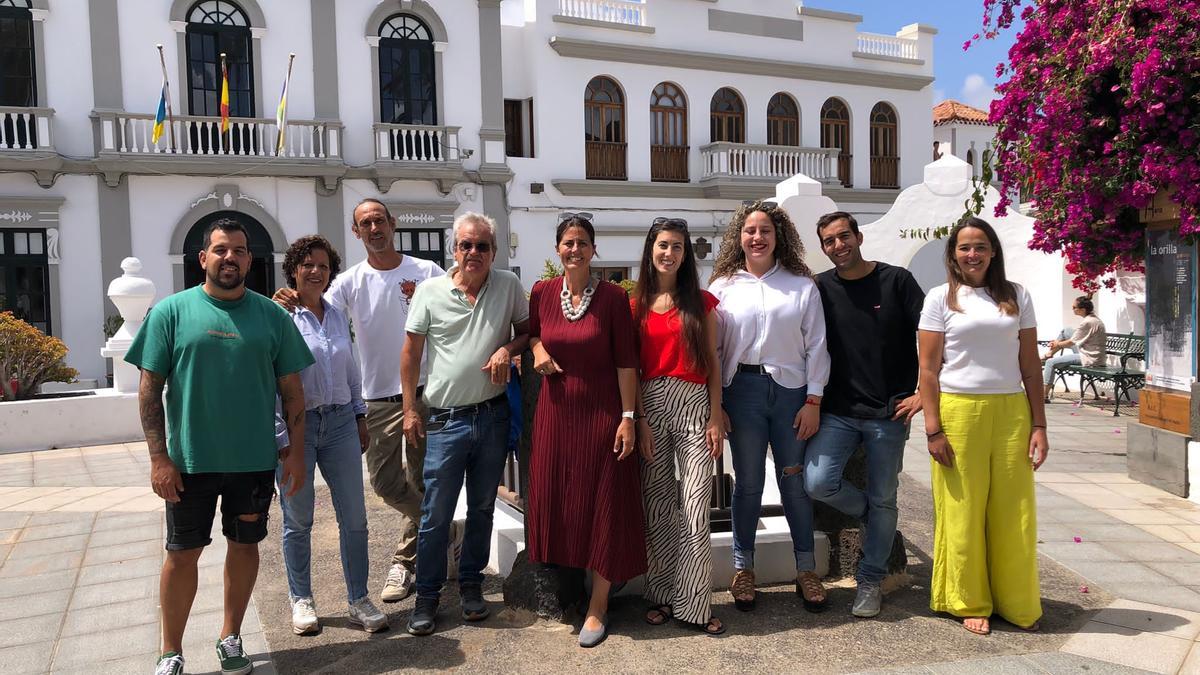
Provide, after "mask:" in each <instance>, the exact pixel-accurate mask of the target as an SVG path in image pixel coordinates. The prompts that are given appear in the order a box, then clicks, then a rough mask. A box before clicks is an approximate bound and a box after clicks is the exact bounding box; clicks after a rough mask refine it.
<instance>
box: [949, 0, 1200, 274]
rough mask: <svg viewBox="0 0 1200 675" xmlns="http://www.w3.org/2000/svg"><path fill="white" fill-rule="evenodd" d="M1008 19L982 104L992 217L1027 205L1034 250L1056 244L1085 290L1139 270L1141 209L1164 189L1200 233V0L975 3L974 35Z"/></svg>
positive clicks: (1188, 226) (1184, 221)
mask: <svg viewBox="0 0 1200 675" xmlns="http://www.w3.org/2000/svg"><path fill="white" fill-rule="evenodd" d="M1017 17H1019V18H1020V19H1021V21H1022V22H1023V24H1024V25H1023V27H1021V28H1020V29H1019V32H1018V33H1017V35H1016V39H1015V43H1014V45H1013V47H1012V48H1011V49H1010V50H1009V62H1008V63H1007V64H1000V65H999V66H997V77H998V78H1001V79H1003V78H1004V77H1005V76H1007V79H1006V80H1004V81H1002V82H1001V83H1000V84H999V85H998V86H997V88H996V91H997V93H998V95H999V98H998V99H997V100H996V101H994V102H993V103H992V105H991V111H990V113H991V121H992V123H994V124H996V125H997V127H998V132H997V141H996V154H995V163H996V165H995V176H996V181H997V182H998V183H999V185H998V187H999V189H1000V193H1001V195H1002V198H1001V202H1000V204H999V205H998V206H997V209H996V210H997V215H1000V214H1001V213H1003V210H1004V209H1005V208H1006V207H1007V206H1008V205H1009V203H1010V199H1011V197H1012V196H1013V195H1014V194H1016V193H1017V192H1018V191H1020V192H1022V193H1023V194H1025V195H1026V198H1028V199H1030V200H1032V201H1033V202H1035V205H1036V207H1035V208H1036V212H1035V214H1034V215H1035V216H1036V218H1037V224H1036V226H1035V234H1034V237H1033V240H1032V241H1031V242H1030V246H1031V247H1032V248H1034V249H1039V250H1043V251H1062V253H1063V255H1064V257H1065V258H1066V260H1067V269H1068V270H1069V271H1070V272H1071V273H1072V274H1074V275H1075V284H1076V285H1077V286H1080V287H1081V288H1094V287H1095V284H1096V280H1097V279H1098V278H1100V277H1101V276H1102V275H1104V274H1106V273H1108V272H1111V271H1113V270H1116V269H1120V268H1134V269H1136V268H1138V267H1140V261H1141V257H1142V254H1143V250H1142V249H1143V246H1144V240H1145V229H1144V227H1143V226H1142V225H1141V224H1139V222H1138V214H1137V210H1138V209H1140V208H1143V207H1145V206H1147V205H1149V203H1150V200H1151V199H1152V198H1153V197H1154V195H1155V194H1156V193H1157V192H1159V191H1160V190H1173V195H1172V197H1171V198H1172V199H1173V200H1174V201H1175V202H1177V203H1178V204H1179V205H1180V210H1181V219H1180V233H1181V234H1183V235H1185V236H1196V235H1198V234H1200V0H984V18H983V25H984V30H983V31H982V32H983V36H984V37H994V36H995V35H997V34H998V33H999V32H1000V31H1003V30H1005V29H1010V28H1011V27H1012V26H1013V24H1014V23H1015V19H1016V18H1017ZM979 38H980V36H979V35H976V36H975V37H974V38H973V39H979ZM970 44H971V42H970V41H968V42H967V43H966V44H964V45H963V48H964V49H967V48H968V47H969V46H970Z"/></svg>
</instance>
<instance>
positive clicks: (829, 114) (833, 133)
mask: <svg viewBox="0 0 1200 675" xmlns="http://www.w3.org/2000/svg"><path fill="white" fill-rule="evenodd" d="M821 147H822V148H838V149H839V150H840V152H839V153H838V180H840V181H841V182H842V186H843V187H851V186H853V185H854V182H853V181H852V180H851V178H852V176H851V175H850V163H851V161H852V160H853V159H854V155H852V154H850V109H849V108H847V107H846V104H845V103H843V102H842V100H841V99H838V98H831V99H828V100H826V101H825V104H824V105H822V106H821Z"/></svg>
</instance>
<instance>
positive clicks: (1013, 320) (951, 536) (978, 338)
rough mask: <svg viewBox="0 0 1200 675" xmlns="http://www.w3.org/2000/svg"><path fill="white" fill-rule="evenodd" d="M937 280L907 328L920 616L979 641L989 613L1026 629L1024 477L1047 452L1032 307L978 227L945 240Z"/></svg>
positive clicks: (988, 232)
mask: <svg viewBox="0 0 1200 675" xmlns="http://www.w3.org/2000/svg"><path fill="white" fill-rule="evenodd" d="M946 271H947V275H946V276H947V279H948V282H947V283H946V284H943V285H941V286H938V287H936V288H934V289H932V290H930V291H929V294H928V295H926V296H925V307H924V309H923V310H922V312H921V322H920V324H919V326H918V328H919V333H918V335H919V341H920V361H921V371H920V384H919V386H918V389H919V390H920V392H921V398H922V400H923V403H924V408H925V434H926V436H927V437H928V442H929V454H930V456H931V457H932V460H931V462H930V464H931V465H932V485H933V503H934V514H935V519H936V525H935V529H934V539H933V581H932V582H931V583H930V598H929V606H930V608H931V609H933V610H934V611H936V612H947V613H949V614H952V615H954V616H956V617H960V618H961V619H962V622H963V626H964V627H965V628H966V629H967V630H969V631H971V632H972V633H977V634H980V635H986V634H987V633H989V632H990V630H991V626H990V624H989V617H990V616H991V615H992V614H993V613H995V614H997V615H999V616H1000V617H1001V618H1003V619H1004V620H1006V621H1008V622H1009V623H1011V624H1013V625H1015V626H1017V627H1019V628H1023V629H1025V630H1037V628H1038V620H1039V619H1040V618H1041V616H1042V606H1041V595H1040V592H1039V588H1038V570H1037V505H1036V504H1035V502H1034V492H1033V472H1034V471H1035V470H1037V468H1038V467H1039V466H1041V465H1042V462H1044V461H1045V460H1046V453H1047V452H1048V451H1049V442H1048V441H1047V439H1046V410H1045V406H1044V405H1043V402H1042V380H1041V363H1040V361H1039V359H1038V352H1037V320H1036V318H1035V317H1034V313H1033V301H1032V300H1031V298H1030V296H1029V293H1028V291H1026V290H1025V289H1024V288H1022V287H1021V286H1019V285H1017V284H1014V283H1012V282H1010V281H1008V280H1007V279H1006V278H1005V275H1004V252H1003V251H1002V250H1001V248H1000V240H999V238H998V237H997V236H996V231H995V230H993V229H992V226H991V225H989V224H988V223H986V222H985V221H983V220H980V219H979V218H970V219H968V220H965V221H963V222H961V223H959V224H958V225H955V226H954V228H953V229H951V230H950V238H949V241H948V242H947V244H946Z"/></svg>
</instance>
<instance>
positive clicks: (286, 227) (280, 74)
mask: <svg viewBox="0 0 1200 675" xmlns="http://www.w3.org/2000/svg"><path fill="white" fill-rule="evenodd" d="M860 20H861V17H859V16H856V15H852V14H846V13H843V12H837V11H830V10H823V9H816V8H812V7H806V6H803V5H801V4H799V3H797V2H796V1H795V0H647V1H646V2H633V1H627V0H384V1H383V2H377V1H375V0H288V1H287V2H284V1H283V0H236V1H229V0H198V1H197V0H90V1H89V2H86V3H84V2H78V1H68V0H0V309H5V310H12V311H14V312H16V313H17V314H18V315H20V316H21V317H22V318H25V319H27V320H29V321H30V322H32V323H34V324H35V325H38V326H39V327H40V328H42V329H43V330H46V331H47V332H49V333H52V334H54V335H58V336H60V337H62V338H63V339H64V340H65V341H66V342H67V345H68V346H69V347H70V348H71V352H70V355H69V357H68V360H69V362H70V363H71V365H73V366H75V367H76V368H78V369H79V370H80V373H81V377H82V378H88V379H95V380H102V379H103V378H104V376H105V370H106V367H105V363H104V361H103V360H102V359H101V357H100V355H99V352H100V348H101V346H102V344H103V342H104V327H105V322H106V319H107V318H108V317H110V316H113V315H115V314H116V310H115V308H114V307H113V306H112V305H111V304H110V303H109V301H108V300H107V299H106V297H105V295H104V293H105V287H106V284H107V282H108V281H109V280H110V279H112V278H114V277H116V276H118V275H120V274H121V267H120V263H121V260H122V259H123V258H125V257H126V256H130V255H133V256H137V257H138V258H140V259H141V261H142V262H143V264H144V270H143V273H144V274H145V275H146V276H147V277H149V278H150V279H151V280H152V281H154V283H155V285H156V286H157V288H158V290H159V294H160V296H161V295H165V294H168V293H171V292H175V291H179V290H182V289H183V288H185V287H187V286H189V285H192V284H195V283H198V282H199V281H200V280H201V278H202V277H201V271H200V269H199V267H198V263H197V262H196V252H197V251H198V249H199V246H200V233H201V232H202V230H203V228H204V227H205V225H206V224H207V223H209V222H211V220H212V219H213V218H216V217H218V216H220V215H231V216H234V217H236V218H238V219H239V220H241V221H242V222H243V223H245V225H246V226H247V228H248V229H249V230H250V232H251V236H252V246H253V249H254V253H255V258H256V262H255V264H254V266H253V267H252V273H251V278H250V280H249V283H250V286H251V287H252V288H254V289H255V290H258V291H260V292H264V293H270V292H272V291H273V290H274V289H275V288H277V287H279V286H280V285H281V284H282V283H283V281H282V278H281V272H280V262H281V258H282V252H283V251H284V250H285V249H286V247H287V245H288V242H289V241H291V240H293V239H295V238H296V237H299V236H301V235H304V234H309V233H314V232H316V233H320V234H323V235H325V236H326V237H328V238H330V239H331V240H333V242H334V243H335V244H336V245H337V246H338V247H339V248H340V249H341V250H342V251H343V252H344V254H345V255H344V257H345V258H346V259H347V262H348V263H353V262H356V261H358V260H361V259H362V257H363V255H364V254H363V250H362V248H361V246H360V245H359V244H358V242H357V241H356V240H355V239H354V237H353V235H352V233H351V232H350V227H349V225H350V222H349V212H350V209H351V208H352V206H353V205H354V204H355V203H357V202H358V200H360V199H361V198H363V197H378V198H380V199H382V200H383V201H384V202H385V203H387V204H388V205H389V206H390V208H391V210H392V212H393V214H394V215H395V216H396V218H397V220H398V223H399V226H400V231H399V232H398V233H397V242H396V243H397V246H398V247H400V248H401V249H403V250H404V251H405V252H406V253H408V254H411V255H416V256H421V257H427V258H431V259H434V260H437V261H439V262H441V263H443V264H445V262H446V261H447V253H446V245H447V242H448V230H447V228H448V226H449V224H450V222H451V221H452V220H453V218H454V216H455V215H456V214H459V213H461V212H463V211H466V210H475V211H484V212H486V213H488V214H490V215H492V216H493V217H495V218H496V219H497V221H498V222H499V224H500V230H501V231H500V248H501V255H500V256H499V258H498V263H499V264H501V265H504V266H509V267H512V268H514V269H519V271H520V274H521V277H522V279H523V280H524V282H525V284H526V285H527V286H529V285H532V283H533V281H535V280H536V278H537V276H538V274H539V273H540V271H541V268H542V264H543V262H544V261H545V260H546V259H548V258H551V257H552V255H553V254H552V249H553V228H554V226H555V225H556V224H557V222H558V219H559V217H560V214H561V213H562V212H563V211H576V212H578V211H589V212H591V213H593V214H594V215H595V223H596V226H597V228H598V230H599V236H598V242H597V243H598V248H599V252H600V256H601V257H600V258H599V259H598V260H597V261H596V265H597V266H598V267H600V268H602V273H603V274H605V275H606V276H607V277H609V278H622V277H629V276H633V275H634V274H635V273H636V269H635V265H636V261H637V259H638V258H639V256H640V252H641V246H642V237H643V233H644V232H645V230H646V228H647V227H648V225H649V223H650V221H651V220H652V219H653V217H655V216H658V215H671V216H681V217H684V218H686V219H688V221H689V223H690V224H691V226H692V227H691V230H692V235H693V237H694V239H695V241H696V242H697V244H698V246H699V250H700V251H701V252H703V253H704V255H705V256H706V259H707V260H711V259H712V254H713V252H714V250H715V248H716V246H717V245H718V243H719V242H718V241H717V240H718V238H719V231H720V228H721V227H722V226H723V225H724V224H725V223H726V222H728V218H729V215H730V213H731V212H732V210H733V209H734V208H735V207H736V206H737V205H738V204H739V202H740V201H741V200H743V199H747V198H753V197H760V196H770V195H771V194H774V190H775V184H776V183H778V182H779V181H781V180H782V179H784V178H787V177H789V176H792V175H793V174H796V173H804V174H806V175H808V176H810V177H812V178H814V179H815V180H817V181H819V182H820V183H822V189H823V193H824V194H825V195H827V196H829V197H831V198H832V199H833V200H834V201H835V202H836V203H837V204H838V206H840V207H841V208H845V209H847V210H850V211H852V212H854V213H856V214H858V215H859V217H860V219H861V220H862V222H864V223H866V222H870V221H871V220H874V219H875V218H878V217H879V216H880V215H882V214H883V213H884V212H886V211H887V210H888V208H889V207H890V205H891V204H892V202H893V201H894V200H895V198H896V196H897V194H898V193H899V191H900V189H902V188H905V187H908V186H910V185H913V184H916V183H919V182H921V180H922V167H923V166H924V165H925V164H926V163H927V162H928V161H929V156H930V154H929V148H930V146H931V143H932V137H931V133H932V131H931V127H930V124H929V117H928V115H929V109H930V106H931V105H932V100H931V96H932V90H931V87H930V84H931V82H932V81H933V64H932V55H933V37H934V34H935V31H934V30H933V29H932V28H929V27H927V26H921V25H911V26H907V27H903V28H900V29H899V31H898V32H897V33H896V34H895V35H876V34H867V33H862V32H859V30H858V24H859V22H860ZM158 44H161V45H163V47H164V49H163V57H164V61H165V70H166V73H167V75H168V77H169V79H170V84H171V94H172V95H171V104H172V108H173V110H172V112H173V115H172V118H171V124H170V125H169V127H170V129H169V133H166V134H164V135H163V136H162V137H161V138H160V139H159V140H158V141H157V142H154V141H152V129H153V118H154V113H155V109H156V107H157V104H158V99H159V91H160V86H161V81H162V72H163V68H162V66H160V61H159V51H158V50H157V49H156V45H158ZM222 53H224V54H226V59H227V66H228V70H229V81H230V107H231V115H232V118H233V119H232V124H231V129H230V131H229V132H227V133H221V132H220V130H219V117H218V115H219V112H218V104H219V90H220V82H221V80H220V63H219V60H220V56H219V55H220V54H222ZM292 53H294V54H295V62H294V64H295V65H294V69H293V71H292V77H291V86H290V91H289V109H288V117H289V121H288V123H287V125H286V128H285V129H284V135H285V143H284V147H283V149H282V151H279V152H277V151H276V150H275V139H276V137H277V133H278V129H277V128H276V123H275V108H276V104H277V102H278V97H279V92H280V89H281V87H282V84H283V81H284V76H285V72H286V68H287V63H288V56H289V54H292ZM800 225H801V226H802V227H808V226H810V224H809V223H801V224H800ZM701 240H703V241H701ZM814 253H815V252H814Z"/></svg>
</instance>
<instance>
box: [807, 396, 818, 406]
mask: <svg viewBox="0 0 1200 675" xmlns="http://www.w3.org/2000/svg"><path fill="white" fill-rule="evenodd" d="M804 405H816V406H819V405H821V401H820V400H818V399H816V398H813V397H812V396H809V397H808V398H806V399H804Z"/></svg>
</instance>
